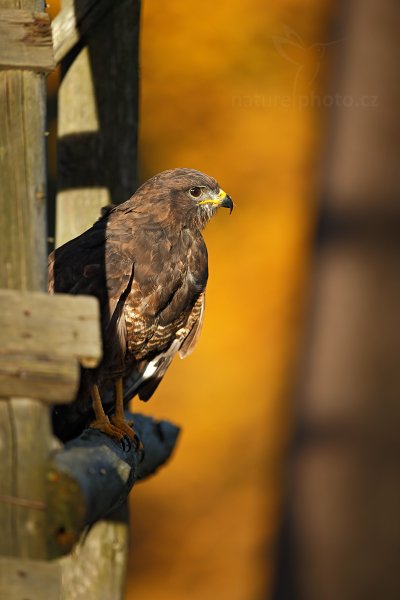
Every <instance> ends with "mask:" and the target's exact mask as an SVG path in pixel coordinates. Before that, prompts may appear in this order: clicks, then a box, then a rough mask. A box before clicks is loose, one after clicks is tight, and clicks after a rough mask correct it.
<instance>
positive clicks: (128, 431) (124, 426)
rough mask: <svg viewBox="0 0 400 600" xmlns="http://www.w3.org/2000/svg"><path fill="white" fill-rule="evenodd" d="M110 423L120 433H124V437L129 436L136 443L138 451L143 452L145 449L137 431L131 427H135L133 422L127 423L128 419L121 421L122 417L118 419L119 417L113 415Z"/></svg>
mask: <svg viewBox="0 0 400 600" xmlns="http://www.w3.org/2000/svg"><path fill="white" fill-rule="evenodd" d="M110 421H111V423H112V424H113V426H114V427H116V428H117V429H119V430H120V431H123V433H124V435H126V436H128V438H129V440H130V441H131V442H133V441H135V442H136V444H137V450H141V449H142V448H143V444H142V442H141V441H140V440H139V438H138V436H137V435H136V433H135V431H134V430H133V429H132V427H131V426H132V425H133V421H126V419H121V417H117V415H113V416H112V417H111V419H110Z"/></svg>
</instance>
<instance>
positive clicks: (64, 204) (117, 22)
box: [56, 0, 140, 246]
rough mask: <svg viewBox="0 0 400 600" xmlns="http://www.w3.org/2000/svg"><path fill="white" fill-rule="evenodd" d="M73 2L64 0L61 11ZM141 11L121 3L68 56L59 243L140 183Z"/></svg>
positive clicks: (61, 125)
mask: <svg viewBox="0 0 400 600" xmlns="http://www.w3.org/2000/svg"><path fill="white" fill-rule="evenodd" d="M72 4H73V3H71V2H70V1H68V2H63V5H62V10H64V9H65V10H71V5H72ZM139 11H140V3H139V2H138V0H129V1H125V2H123V3H120V2H119V3H118V5H117V6H115V7H114V9H113V11H112V13H111V14H110V16H109V17H108V18H104V19H102V20H100V22H99V23H98V24H97V26H96V28H95V29H94V30H93V31H91V34H90V36H89V38H88V45H87V46H85V47H84V48H83V49H81V50H80V51H79V53H78V54H77V56H76V57H74V60H73V62H72V64H71V60H69V57H67V59H66V60H65V61H63V63H62V71H63V78H62V82H61V86H60V90H59V102H58V106H59V119H58V136H59V147H58V186H59V190H58V194H57V210H56V213H57V230H56V245H57V246H59V245H60V244H61V243H64V242H65V241H67V240H68V239H71V238H73V237H76V236H77V235H79V234H80V233H82V231H84V230H85V229H87V228H88V227H89V226H90V225H92V224H93V223H94V221H96V220H97V218H98V217H99V215H100V210H101V208H102V207H103V206H104V205H105V204H108V203H110V202H112V203H115V204H118V203H120V202H124V201H125V200H127V199H128V198H129V197H130V196H131V195H132V194H133V192H134V191H135V189H136V187H137V148H136V147H137V114H138V34H139ZM111 17H112V18H111Z"/></svg>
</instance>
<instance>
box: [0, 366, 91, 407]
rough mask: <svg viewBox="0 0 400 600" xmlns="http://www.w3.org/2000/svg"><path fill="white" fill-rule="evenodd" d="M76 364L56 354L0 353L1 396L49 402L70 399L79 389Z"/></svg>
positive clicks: (78, 374)
mask: <svg viewBox="0 0 400 600" xmlns="http://www.w3.org/2000/svg"><path fill="white" fill-rule="evenodd" d="M79 378H80V369H79V363H78V362H77V361H76V360H75V359H74V358H59V357H57V356H50V355H48V356H43V357H40V356H32V355H30V356H29V355H27V356H25V355H23V354H15V355H7V356H4V355H2V354H0V397H1V396H4V395H5V394H9V395H11V396H13V397H16V398H18V397H19V398H21V397H24V396H26V395H27V394H29V395H30V397H31V398H36V399H39V400H41V401H42V402H48V403H52V404H58V403H65V402H71V401H72V400H73V399H74V398H75V396H76V392H77V390H78V385H79Z"/></svg>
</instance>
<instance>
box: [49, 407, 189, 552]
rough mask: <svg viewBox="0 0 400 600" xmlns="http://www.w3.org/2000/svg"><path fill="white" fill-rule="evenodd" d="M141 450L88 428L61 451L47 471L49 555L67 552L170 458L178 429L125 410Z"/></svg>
mask: <svg viewBox="0 0 400 600" xmlns="http://www.w3.org/2000/svg"><path fill="white" fill-rule="evenodd" d="M127 418H128V419H133V421H134V427H135V431H136V433H137V434H138V436H139V437H140V439H141V441H142V444H143V449H141V450H137V447H136V446H135V445H131V444H130V443H128V442H127V441H125V442H124V443H120V442H117V441H115V440H112V439H111V438H109V437H108V436H106V435H105V434H104V433H102V432H100V431H98V430H95V429H86V430H85V431H84V432H83V433H82V434H81V435H80V436H79V437H78V438H77V439H75V440H72V441H71V442H68V443H67V444H66V445H65V448H64V449H63V450H62V451H59V452H57V453H56V454H55V455H54V457H53V459H52V464H51V467H50V469H49V471H48V473H47V481H48V486H49V493H48V506H47V509H48V521H47V531H48V540H49V548H50V555H51V556H57V555H60V554H65V553H67V552H68V551H69V550H70V549H71V548H72V546H73V544H75V543H76V542H77V541H78V539H79V536H80V534H81V532H82V531H83V529H84V528H85V527H86V526H87V525H92V524H93V523H94V522H96V521H98V520H100V519H103V518H105V517H106V516H107V515H109V514H111V513H112V512H113V511H115V510H116V509H117V508H118V507H120V506H121V505H122V504H123V503H124V502H125V501H126V499H127V497H128V494H129V492H130V490H131V489H132V486H133V485H134V483H135V482H136V481H138V480H141V479H144V478H146V477H148V476H149V475H152V474H153V473H154V472H155V471H156V470H157V469H158V468H159V467H160V466H161V465H163V464H164V463H165V462H166V461H167V460H168V458H169V457H170V455H171V453H172V451H173V449H174V447H175V444H176V441H177V437H178V434H179V429H178V427H176V426H175V425H172V424H171V423H169V422H167V421H155V420H154V419H152V418H151V417H145V416H143V415H131V414H127Z"/></svg>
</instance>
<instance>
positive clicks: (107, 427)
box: [89, 416, 132, 442]
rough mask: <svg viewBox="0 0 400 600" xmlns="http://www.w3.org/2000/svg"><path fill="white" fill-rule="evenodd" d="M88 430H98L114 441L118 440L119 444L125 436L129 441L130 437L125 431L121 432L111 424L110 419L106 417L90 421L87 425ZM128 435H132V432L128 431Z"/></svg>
mask: <svg viewBox="0 0 400 600" xmlns="http://www.w3.org/2000/svg"><path fill="white" fill-rule="evenodd" d="M89 428H90V429H99V430H100V431H102V432H103V433H105V434H106V435H108V437H110V438H112V439H114V440H118V441H119V442H120V441H121V440H122V439H123V438H124V437H125V436H126V435H127V436H128V438H129V440H131V436H130V435H129V434H128V433H127V432H126V431H125V430H122V429H120V428H119V427H117V426H115V425H113V424H111V422H110V419H109V418H108V417H106V416H104V417H101V418H99V419H95V420H94V421H92V422H91V423H90V425H89ZM130 433H131V434H132V430H130Z"/></svg>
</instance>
